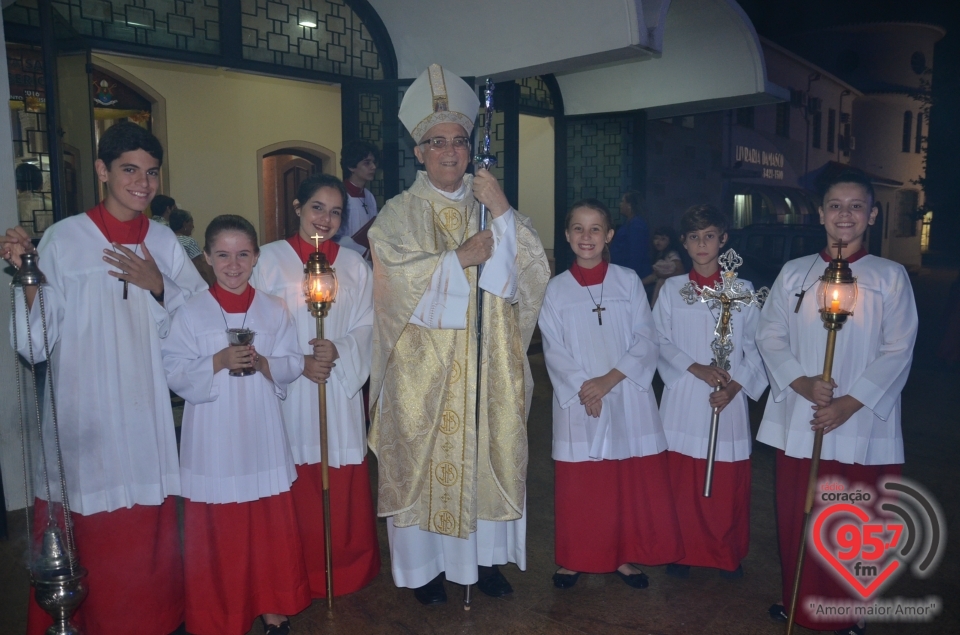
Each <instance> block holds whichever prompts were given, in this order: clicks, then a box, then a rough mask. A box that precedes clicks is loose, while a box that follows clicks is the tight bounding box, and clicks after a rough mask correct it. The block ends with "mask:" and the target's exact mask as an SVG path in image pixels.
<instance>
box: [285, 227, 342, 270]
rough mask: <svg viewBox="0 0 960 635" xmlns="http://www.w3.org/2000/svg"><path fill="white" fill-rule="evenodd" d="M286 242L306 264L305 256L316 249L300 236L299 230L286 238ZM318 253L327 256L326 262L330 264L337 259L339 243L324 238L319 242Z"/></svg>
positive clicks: (308, 255) (307, 256)
mask: <svg viewBox="0 0 960 635" xmlns="http://www.w3.org/2000/svg"><path fill="white" fill-rule="evenodd" d="M287 242H288V243H290V246H291V247H293V250H294V251H295V252H297V255H298V256H300V262H302V263H303V264H307V258H309V257H310V254H312V253H313V252H315V251H316V250H317V248H316V247H314V246H313V245H312V244H310V243H308V242H307V241H305V240H304V239H303V237H302V236H300V232H297V233H296V234H294V235H293V236H291V237H290V238H287ZM320 253H322V254H323V255H324V256H326V257H327V262H329V263H330V264H331V265H332V264H333V263H334V262H335V261H336V260H337V254H338V253H340V245H338V244H337V243H335V242H333V241H332V240H325V241H323V242H322V243H320Z"/></svg>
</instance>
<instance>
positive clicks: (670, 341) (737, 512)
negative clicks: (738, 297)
mask: <svg viewBox="0 0 960 635" xmlns="http://www.w3.org/2000/svg"><path fill="white" fill-rule="evenodd" d="M680 227H681V231H682V234H683V238H682V242H683V247H684V248H685V249H686V250H687V253H688V254H689V255H690V259H691V260H692V261H693V268H692V269H691V270H690V273H689V275H688V276H675V277H673V278H667V279H666V281H665V282H664V285H663V288H662V289H661V290H660V296H659V298H658V300H657V303H656V305H655V306H654V308H653V318H654V321H655V322H656V324H657V336H658V338H659V340H660V359H659V362H658V364H657V370H659V371H660V377H661V378H662V379H663V382H664V389H663V396H662V397H661V399H660V418H661V419H662V420H663V431H664V433H665V434H666V436H667V444H668V446H669V449H670V450H669V452H667V457H668V463H669V465H670V482H671V484H672V486H673V496H674V501H675V504H676V508H677V517H678V518H679V520H680V533H681V535H682V536H683V549H684V552H685V553H686V555H685V556H684V557H683V558H682V559H681V560H678V561H677V562H675V563H673V564H671V565H668V567H667V573H670V574H672V575H676V576H679V577H687V576H688V575H689V572H690V567H691V566H695V567H712V568H715V569H719V570H720V575H722V576H724V577H740V576H742V575H743V568H742V567H741V565H740V562H741V561H742V560H743V558H744V557H746V555H747V549H748V547H749V544H750V445H751V443H750V441H751V433H750V418H749V413H748V411H747V396H749V397H750V398H752V399H759V398H760V395H761V394H762V393H763V391H764V389H765V388H766V387H767V378H766V375H765V374H764V370H763V362H762V361H761V359H760V353H759V352H758V351H757V347H756V344H755V342H754V336H755V334H756V330H757V320H758V319H759V317H760V310H759V309H758V308H756V307H753V306H748V307H743V308H742V309H741V310H739V311H737V310H735V309H733V310H731V321H730V324H731V329H732V332H733V353H732V354H731V355H730V356H729V358H728V359H729V362H730V369H729V371H727V370H724V369H721V368H717V367H716V366H711V365H710V362H711V361H712V360H713V357H714V354H713V352H712V350H711V348H710V344H711V342H712V341H713V339H714V331H715V330H716V328H717V320H718V319H719V317H720V308H719V307H711V306H710V305H709V304H707V303H704V302H700V301H697V302H694V303H693V304H687V302H686V300H685V299H684V298H683V297H682V296H681V295H680V289H681V288H682V287H683V286H684V285H686V284H687V283H688V282H691V281H692V282H695V283H696V284H697V285H699V286H700V287H714V286H715V285H716V284H717V283H719V282H720V265H719V262H718V256H719V254H720V252H721V251H722V250H723V247H724V245H725V244H726V242H727V219H726V217H725V216H724V215H723V214H721V213H720V212H719V211H718V210H717V209H716V208H715V207H713V206H712V205H697V206H695V207H691V208H690V209H689V210H687V212H686V213H685V214H684V215H683V217H682V218H681V219H680ZM742 282H743V287H744V290H746V291H752V290H753V285H751V284H750V282H749V281H747V280H743V281H742ZM717 387H719V388H720V390H716V391H715V389H716V388H717ZM714 408H716V409H719V411H720V427H719V430H718V437H717V454H716V462H715V463H714V470H713V481H712V491H711V496H710V497H709V498H706V497H704V496H703V487H704V480H705V478H706V467H707V460H706V459H707V452H708V446H709V438H710V420H711V418H712V411H713V409H714Z"/></svg>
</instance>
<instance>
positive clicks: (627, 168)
mask: <svg viewBox="0 0 960 635" xmlns="http://www.w3.org/2000/svg"><path fill="white" fill-rule="evenodd" d="M632 157H633V118H632V117H592V118H589V119H579V118H578V119H573V118H571V119H569V120H568V121H567V200H566V204H565V207H567V208H569V206H570V205H572V204H573V203H574V202H576V201H578V200H580V199H582V198H596V199H599V200H601V201H603V202H604V203H605V204H606V205H607V207H608V208H609V209H610V211H611V213H613V214H614V221H615V222H617V220H618V219H617V216H618V214H619V212H618V211H617V210H618V209H619V206H618V204H619V201H620V196H621V194H622V193H623V192H624V191H626V190H628V189H629V185H630V183H632V182H633V178H632V177H633V174H632V172H633V159H632Z"/></svg>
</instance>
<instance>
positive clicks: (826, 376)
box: [787, 328, 839, 635]
mask: <svg viewBox="0 0 960 635" xmlns="http://www.w3.org/2000/svg"><path fill="white" fill-rule="evenodd" d="M837 330H839V329H836V328H830V329H828V330H827V351H826V354H825V355H824V357H823V377H822V378H823V381H825V382H827V383H829V382H830V381H831V380H832V375H833V352H834V350H835V349H836V346H837ZM822 446H823V430H817V432H816V434H814V436H813V452H812V454H811V458H810V477H809V478H808V479H807V500H806V502H805V503H804V505H803V530H802V531H801V532H800V548H799V550H798V552H797V567H796V572H795V574H794V576H793V593H792V594H791V596H790V613H789V615H788V616H787V635H793V628H794V626H795V625H796V620H797V601H798V600H799V598H800V578H801V576H802V575H803V560H804V557H805V556H806V555H807V528H808V527H809V525H810V512H811V511H812V510H813V499H814V497H815V496H816V493H817V474H818V472H819V471H820V448H821V447H822Z"/></svg>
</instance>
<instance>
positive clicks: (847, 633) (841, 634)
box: [833, 624, 867, 635]
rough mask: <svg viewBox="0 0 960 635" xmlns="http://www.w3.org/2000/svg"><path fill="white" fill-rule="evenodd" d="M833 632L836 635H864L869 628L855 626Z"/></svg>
mask: <svg viewBox="0 0 960 635" xmlns="http://www.w3.org/2000/svg"><path fill="white" fill-rule="evenodd" d="M833 632H834V634H835V635H863V634H864V633H866V632H867V627H865V626H857V625H856V624H854V625H853V626H851V627H850V628H841V629H840V630H836V631H833Z"/></svg>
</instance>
